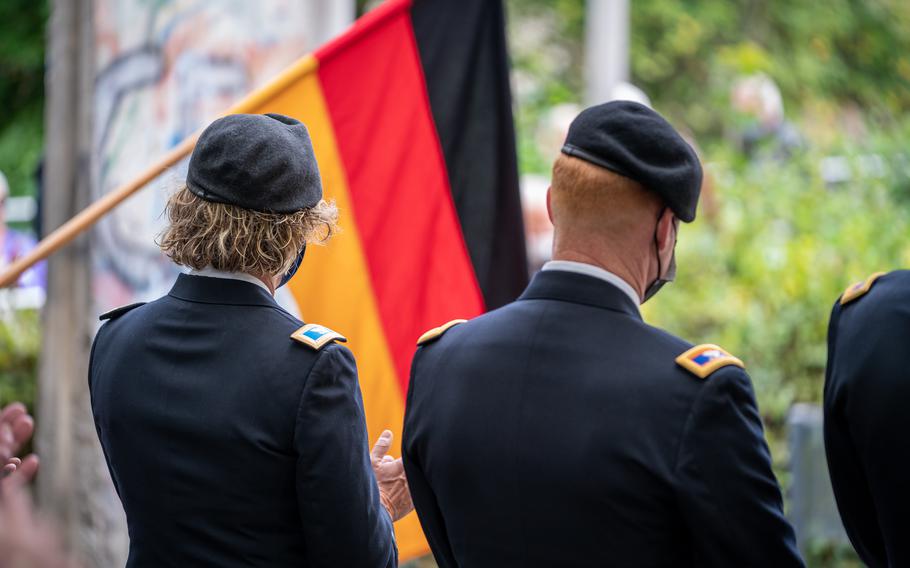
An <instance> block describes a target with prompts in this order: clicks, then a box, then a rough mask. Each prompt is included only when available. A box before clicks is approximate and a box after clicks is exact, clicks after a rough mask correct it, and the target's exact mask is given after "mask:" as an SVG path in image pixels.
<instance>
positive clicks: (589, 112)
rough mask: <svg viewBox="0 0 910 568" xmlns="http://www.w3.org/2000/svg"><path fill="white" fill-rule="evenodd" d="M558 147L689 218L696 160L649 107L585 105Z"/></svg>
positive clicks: (694, 202) (696, 186) (697, 175)
mask: <svg viewBox="0 0 910 568" xmlns="http://www.w3.org/2000/svg"><path fill="white" fill-rule="evenodd" d="M562 152H563V153H564V154H568V155H569V156H574V157H576V158H580V159H582V160H585V161H587V162H590V163H592V164H595V165H597V166H601V167H603V168H606V169H608V170H610V171H613V172H616V173H617V174H619V175H621V176H625V177H627V178H629V179H633V180H635V181H637V182H638V183H640V184H642V185H643V186H645V187H646V188H648V189H650V190H651V191H654V192H656V193H657V194H658V195H660V196H661V197H662V198H663V200H664V201H665V202H666V204H667V206H668V207H670V209H671V210H672V211H673V213H674V214H675V215H676V216H677V217H679V218H680V219H682V220H683V221H685V222H686V223H689V222H691V221H693V220H694V219H695V209H696V207H697V206H698V194H699V193H700V192H701V178H702V171H701V163H700V162H699V160H698V156H696V155H695V151H694V150H693V149H692V147H691V146H689V144H688V143H687V142H686V141H685V140H683V139H682V136H680V135H679V133H677V132H676V130H674V129H673V127H672V126H671V125H670V123H669V122H667V121H666V120H664V118H663V117H662V116H660V115H659V114H657V113H656V112H654V111H653V110H651V109H650V108H648V107H646V106H644V105H641V104H638V103H634V102H631V101H613V102H609V103H606V104H602V105H597V106H593V107H591V108H588V109H585V110H583V111H582V112H581V114H579V115H578V116H577V117H576V118H575V120H573V121H572V125H571V126H569V134H568V135H567V136H566V143H565V145H564V146H563V147H562Z"/></svg>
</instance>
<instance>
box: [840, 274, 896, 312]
mask: <svg viewBox="0 0 910 568" xmlns="http://www.w3.org/2000/svg"><path fill="white" fill-rule="evenodd" d="M884 275H885V273H884V272H876V273H875V274H873V275H871V276H869V278H866V279H865V280H861V281H859V282H856V283H855V284H850V285H849V286H847V289H846V290H844V293H843V294H841V297H840V305H842V306H843V305H845V304H849V303H850V302H852V301H853V300H855V299H857V298H859V297H861V296H865V295H866V292H868V291H869V290H870V289H872V285H873V284H875V281H876V280H878V279H879V278H881V277H882V276H884Z"/></svg>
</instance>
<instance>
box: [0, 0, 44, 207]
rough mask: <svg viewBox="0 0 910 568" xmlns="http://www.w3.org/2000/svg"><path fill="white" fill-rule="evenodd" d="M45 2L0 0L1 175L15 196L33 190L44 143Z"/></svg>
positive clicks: (42, 0) (31, 192) (37, 0)
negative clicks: (3, 175)
mask: <svg viewBox="0 0 910 568" xmlns="http://www.w3.org/2000/svg"><path fill="white" fill-rule="evenodd" d="M47 18H48V4H47V2H46V0H3V2H0V171H2V172H3V173H4V174H5V175H6V177H7V180H8V181H9V184H10V189H11V190H12V193H13V194H14V195H28V194H34V192H35V180H34V174H35V168H36V166H37V164H38V160H39V159H40V156H41V148H42V145H43V132H42V130H43V122H44V120H43V112H44V27H45V23H46V22H47Z"/></svg>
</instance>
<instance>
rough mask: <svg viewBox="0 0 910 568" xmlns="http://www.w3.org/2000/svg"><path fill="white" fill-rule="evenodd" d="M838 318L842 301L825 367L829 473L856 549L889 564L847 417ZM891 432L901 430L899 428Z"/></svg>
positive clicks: (837, 306) (831, 323) (865, 558)
mask: <svg viewBox="0 0 910 568" xmlns="http://www.w3.org/2000/svg"><path fill="white" fill-rule="evenodd" d="M839 319H840V302H836V303H835V304H834V308H833V309H832V310H831V319H830V321H829V323H828V364H827V365H826V367H825V391H824V392H825V394H824V412H825V415H824V416H825V418H824V433H825V455H826V457H827V459H828V472H829V474H830V476H831V487H832V489H833V490H834V497H835V500H836V501H837V508H838V511H839V512H840V515H841V520H842V521H843V523H844V529H845V530H846V531H847V535H848V536H849V537H850V542H851V543H852V544H853V546H854V548H856V552H857V553H858V554H859V556H860V558H862V559H863V561H864V562H865V563H866V564H868V565H870V566H886V565H887V564H888V555H887V553H886V551H885V543H884V541H883V540H882V530H881V526H880V525H879V519H878V514H877V512H876V509H875V499H874V497H873V495H872V491H871V490H870V484H869V479H868V478H867V476H866V472H865V471H864V470H863V465H862V464H863V460H862V458H861V456H860V454H859V452H858V451H857V448H856V446H855V445H854V443H853V436H852V435H851V434H852V433H851V428H850V426H851V421H850V420H848V419H847V400H846V399H847V395H846V392H845V391H846V389H845V388H844V384H843V383H844V382H846V381H845V380H846V379H848V377H845V376H844V375H845V373H844V372H843V371H842V370H841V369H840V367H839V366H837V356H836V355H837V353H836V349H837V329H838V321H839ZM892 431H900V428H897V429H894V430H892ZM887 459H892V456H890V455H888V458H887ZM897 502H900V500H897ZM902 515H903V513H902Z"/></svg>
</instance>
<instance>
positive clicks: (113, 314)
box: [98, 302, 145, 321]
mask: <svg viewBox="0 0 910 568" xmlns="http://www.w3.org/2000/svg"><path fill="white" fill-rule="evenodd" d="M144 305H145V302H136V303H135V304H130V305H128V306H120V307H119V308H114V309H113V310H111V311H109V312H105V313H103V314H101V315H100V316H98V319H99V320H101V321H104V320H111V319H116V318H119V317H120V316H122V315H123V314H125V313H126V312H128V311H130V310H132V309H135V308H138V307H139V306H144Z"/></svg>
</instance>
